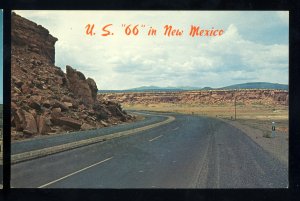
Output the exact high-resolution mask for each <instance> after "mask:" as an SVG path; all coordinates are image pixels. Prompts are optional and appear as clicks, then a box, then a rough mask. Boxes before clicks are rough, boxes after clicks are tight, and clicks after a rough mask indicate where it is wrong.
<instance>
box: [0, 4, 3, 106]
mask: <svg viewBox="0 0 300 201" xmlns="http://www.w3.org/2000/svg"><path fill="white" fill-rule="evenodd" d="M0 103H1V104H2V103H3V10H1V9H0Z"/></svg>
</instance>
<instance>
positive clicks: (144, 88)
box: [99, 82, 288, 93]
mask: <svg viewBox="0 0 300 201" xmlns="http://www.w3.org/2000/svg"><path fill="white" fill-rule="evenodd" d="M216 89H229V90H232V89H279V90H288V85H286V84H277V83H269V82H249V83H242V84H235V85H230V86H226V87H221V88H212V87H203V88H199V87H190V86H181V87H158V86H142V87H137V88H132V89H125V90H99V92H100V93H111V92H163V91H192V90H216Z"/></svg>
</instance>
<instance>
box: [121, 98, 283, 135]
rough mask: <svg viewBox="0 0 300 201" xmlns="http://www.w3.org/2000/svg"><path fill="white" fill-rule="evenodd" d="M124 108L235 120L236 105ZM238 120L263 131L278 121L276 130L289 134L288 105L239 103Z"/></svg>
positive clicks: (132, 106)
mask: <svg viewBox="0 0 300 201" xmlns="http://www.w3.org/2000/svg"><path fill="white" fill-rule="evenodd" d="M123 107H124V109H131V110H149V111H158V112H177V113H182V114H194V115H203V116H211V117H218V118H222V119H227V120H231V119H233V120H234V116H235V108H234V105H229V104H221V105H188V104H185V105H184V104H170V103H159V104H148V105H143V104H135V105H126V104H125V105H123ZM236 118H237V119H236V121H237V122H239V123H240V124H242V125H248V126H250V127H252V128H255V129H259V130H261V131H262V132H263V133H266V132H269V131H270V129H271V123H272V122H273V121H274V122H276V130H277V131H278V132H282V133H285V134H288V106H282V105H273V106H270V105H263V104H250V105H244V104H238V105H237V106H236Z"/></svg>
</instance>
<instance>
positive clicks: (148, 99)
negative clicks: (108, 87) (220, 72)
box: [98, 89, 288, 105]
mask: <svg viewBox="0 0 300 201" xmlns="http://www.w3.org/2000/svg"><path fill="white" fill-rule="evenodd" d="M98 98H99V99H101V100H103V99H105V100H110V101H118V102H119V103H124V104H145V105H147V104H156V103H174V104H226V103H233V102H234V100H235V98H236V101H237V102H239V103H244V104H257V103H259V104H265V105H288V92H287V91H282V90H256V89H253V90H237V91H233V90H203V91H181V92H128V93H105V94H99V95H98Z"/></svg>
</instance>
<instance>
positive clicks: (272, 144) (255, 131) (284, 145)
mask: <svg viewBox="0 0 300 201" xmlns="http://www.w3.org/2000/svg"><path fill="white" fill-rule="evenodd" d="M222 120H223V121H225V122H227V123H229V124H231V125H233V126H234V127H236V128H238V129H240V130H241V131H243V132H244V133H245V134H246V135H248V136H249V137H250V138H251V139H252V140H253V141H255V142H256V143H257V144H258V145H260V146H261V147H262V148H263V149H265V150H266V151H268V152H269V153H271V154H272V155H273V156H275V157H276V158H277V159H278V160H280V161H281V162H282V163H284V164H285V165H286V166H288V153H289V147H288V143H289V142H288V140H289V137H288V131H282V130H278V131H276V137H275V138H267V137H264V135H265V134H266V132H268V131H266V130H264V129H262V128H261V127H259V126H257V125H256V124H255V123H254V121H253V120H252V121H251V120H249V121H246V120H237V121H232V120H227V119H222ZM269 132H271V131H269Z"/></svg>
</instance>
